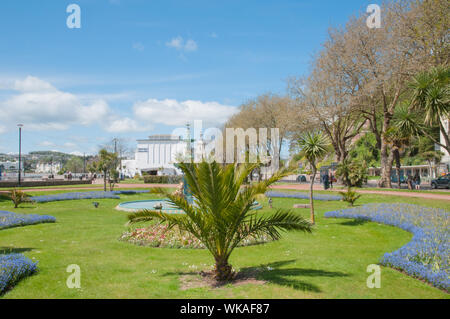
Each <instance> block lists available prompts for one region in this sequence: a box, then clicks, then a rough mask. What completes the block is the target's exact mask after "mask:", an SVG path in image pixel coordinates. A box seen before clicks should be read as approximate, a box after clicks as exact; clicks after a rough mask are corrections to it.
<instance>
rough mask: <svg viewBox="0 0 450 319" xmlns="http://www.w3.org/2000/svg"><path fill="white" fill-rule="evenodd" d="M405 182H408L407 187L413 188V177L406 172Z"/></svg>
mask: <svg viewBox="0 0 450 319" xmlns="http://www.w3.org/2000/svg"><path fill="white" fill-rule="evenodd" d="M406 183H407V184H408V189H409V190H412V189H413V178H412V176H411V174H409V173H408V177H407V179H406Z"/></svg>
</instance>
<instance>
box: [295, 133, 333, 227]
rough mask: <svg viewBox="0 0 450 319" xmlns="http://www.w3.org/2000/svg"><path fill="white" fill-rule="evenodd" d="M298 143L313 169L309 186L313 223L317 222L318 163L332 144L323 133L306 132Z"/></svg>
mask: <svg viewBox="0 0 450 319" xmlns="http://www.w3.org/2000/svg"><path fill="white" fill-rule="evenodd" d="M298 144H299V146H300V148H301V152H300V154H301V155H302V156H303V157H305V158H306V160H307V161H308V162H309V165H310V166H311V169H312V175H313V176H312V178H311V184H310V187H309V203H310V205H311V223H312V224H315V217H314V200H313V186H314V179H315V178H316V173H317V163H318V162H319V161H320V160H322V159H323V158H324V157H325V155H326V154H327V153H328V151H329V150H328V148H329V146H330V144H329V142H328V139H327V138H326V136H325V135H323V134H322V133H309V132H308V133H305V134H304V135H303V136H301V137H300V139H299V141H298Z"/></svg>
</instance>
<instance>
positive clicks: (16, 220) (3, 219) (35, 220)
mask: <svg viewBox="0 0 450 319" xmlns="http://www.w3.org/2000/svg"><path fill="white" fill-rule="evenodd" d="M55 221H56V218H55V217H53V216H48V215H32V214H29V215H28V214H26V215H25V214H16V213H12V212H7V211H0V229H5V228H11V227H17V226H25V225H34V224H40V223H54V222H55Z"/></svg>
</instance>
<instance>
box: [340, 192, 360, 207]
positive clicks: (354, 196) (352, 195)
mask: <svg viewBox="0 0 450 319" xmlns="http://www.w3.org/2000/svg"><path fill="white" fill-rule="evenodd" d="M339 194H341V196H342V200H343V201H344V202H347V203H348V204H349V205H350V206H352V207H353V205H354V204H355V202H356V201H357V200H358V199H359V198H360V197H361V195H360V194H358V193H357V192H355V191H353V190H352V188H351V187H348V188H347V191H346V192H339Z"/></svg>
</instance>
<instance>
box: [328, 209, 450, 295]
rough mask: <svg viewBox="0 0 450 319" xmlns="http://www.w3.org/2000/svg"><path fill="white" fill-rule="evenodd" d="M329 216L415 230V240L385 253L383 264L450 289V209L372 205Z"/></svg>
mask: <svg viewBox="0 0 450 319" xmlns="http://www.w3.org/2000/svg"><path fill="white" fill-rule="evenodd" d="M325 217H335V218H357V219H363V220H370V221H374V222H378V223H383V224H386V225H392V226H396V227H399V228H401V229H403V230H406V231H409V232H411V233H412V234H413V238H412V240H411V241H410V242H409V243H407V244H406V245H405V246H403V247H401V248H400V249H398V250H396V251H394V252H391V253H385V254H384V256H383V257H382V258H381V264H382V265H385V266H389V267H392V268H395V269H400V270H402V271H404V272H405V273H407V274H409V275H410V276H413V277H416V278H420V279H423V280H425V281H427V282H429V283H431V284H432V285H433V286H435V287H438V288H442V289H445V290H446V291H448V290H449V287H450V279H449V275H450V259H449V257H448V252H449V251H450V236H449V226H450V212H447V211H445V210H443V209H437V208H427V207H421V206H417V205H410V204H369V205H364V206H361V207H357V208H348V209H344V210H338V211H332V212H327V213H325Z"/></svg>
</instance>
